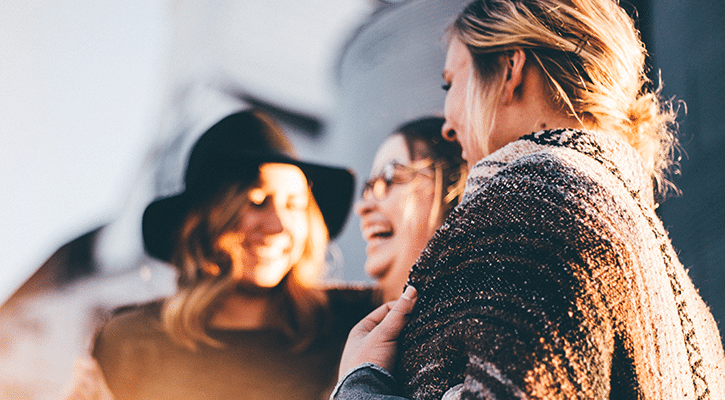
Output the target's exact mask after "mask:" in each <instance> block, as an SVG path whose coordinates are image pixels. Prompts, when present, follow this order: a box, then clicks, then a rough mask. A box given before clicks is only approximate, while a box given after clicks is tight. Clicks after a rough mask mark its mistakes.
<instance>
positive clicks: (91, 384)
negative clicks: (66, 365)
mask: <svg viewBox="0 0 725 400" xmlns="http://www.w3.org/2000/svg"><path fill="white" fill-rule="evenodd" d="M73 370H74V376H73V380H72V381H71V382H70V385H69V387H68V389H67V390H66V394H65V396H63V397H62V399H63V400H113V394H112V393H111V390H110V389H109V388H108V385H106V379H105V378H104V377H103V371H101V367H100V366H99V365H98V362H97V361H96V360H95V359H93V358H87V359H78V360H76V362H75V365H74V366H73Z"/></svg>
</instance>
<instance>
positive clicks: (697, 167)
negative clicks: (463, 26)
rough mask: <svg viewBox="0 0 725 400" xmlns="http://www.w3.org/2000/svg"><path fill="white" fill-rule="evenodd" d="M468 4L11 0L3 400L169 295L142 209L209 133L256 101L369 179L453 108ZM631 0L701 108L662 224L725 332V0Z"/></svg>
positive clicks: (23, 392)
mask: <svg viewBox="0 0 725 400" xmlns="http://www.w3.org/2000/svg"><path fill="white" fill-rule="evenodd" d="M41 3H47V4H41ZM465 3H466V1H459V0H451V1H441V0H439V1H431V0H401V1H382V0H315V1H312V0H304V1H303V0H268V1H265V2H258V1H252V0H237V1H228V0H226V1H215V2H207V1H191V0H144V1H141V0H127V1H124V2H113V1H109V0H95V1H90V0H71V1H65V2H37V1H30V0H14V1H12V2H10V1H0V221H2V222H0V274H1V275H0V304H3V305H2V307H0V399H4V398H7V399H46V398H47V399H50V398H57V396H58V394H59V393H60V391H61V390H62V387H63V385H64V384H65V382H67V380H68V379H69V378H70V375H71V368H72V363H73V360H74V359H75V357H77V356H78V355H80V354H84V352H87V350H88V346H89V345H90V337H91V335H92V332H93V329H94V326H95V323H96V321H97V320H98V319H99V318H101V316H102V315H104V313H105V312H107V311H108V310H109V309H111V308H113V307H115V306H118V305H121V304H125V303H129V302H137V301H145V300H147V299H151V298H155V297H158V296H162V295H164V294H166V293H168V292H170V291H171V290H173V288H174V276H173V273H171V271H170V270H169V269H167V268H166V266H164V265H161V264H159V263H156V262H154V261H153V260H151V259H148V258H147V257H145V256H144V254H143V249H142V245H141V238H140V219H141V213H142V211H143V209H144V207H145V206H146V204H147V203H148V202H149V201H151V200H152V199H153V198H154V197H156V196H159V195H163V194H170V193H172V192H174V191H176V190H178V188H179V186H180V185H181V173H182V171H183V162H184V160H185V159H186V157H187V155H188V151H189V150H190V147H191V145H192V144H193V143H194V141H195V139H196V138H197V137H198V135H200V134H201V133H202V132H203V131H204V129H206V128H207V127H209V126H210V125H211V124H213V123H214V122H216V121H217V120H218V119H219V118H221V117H222V116H224V115H225V114H227V113H229V112H231V111H233V110H236V109H239V108H243V107H249V106H255V107H259V108H261V109H263V110H265V111H267V112H268V113H270V114H271V115H272V116H273V117H275V119H277V120H278V121H279V122H280V123H281V124H282V125H283V126H284V127H285V128H286V129H287V131H288V132H289V133H290V136H291V139H292V140H293V142H294V143H295V145H296V146H297V149H298V151H299V153H300V154H301V156H302V157H303V158H307V159H312V160H315V161H318V162H323V163H327V164H336V165H346V166H348V167H350V168H352V169H353V170H354V171H355V172H356V173H357V177H358V186H359V185H360V182H361V181H362V180H364V179H365V178H366V176H367V173H368V169H369V167H370V163H371V161H372V157H373V154H374V152H375V149H376V147H377V145H378V144H379V143H380V142H381V141H382V139H383V138H384V137H385V136H386V135H387V134H388V133H389V132H390V131H391V130H392V129H394V128H395V127H396V126H398V125H399V124H401V123H403V122H405V121H407V120H410V119H413V118H416V117H420V116H422V115H427V114H441V112H442V111H441V110H442V105H443V98H444V92H443V91H442V90H441V89H440V86H441V83H442V80H441V78H440V72H441V68H442V65H443V60H444V56H445V43H444V40H443V29H444V27H445V26H446V25H447V24H448V23H449V22H450V21H451V19H452V18H453V17H454V16H455V14H456V13H457V12H458V11H459V10H460V9H461V8H462V7H463V6H464V5H465ZM622 4H623V5H625V6H626V7H627V8H628V9H629V10H632V12H633V13H635V11H634V10H636V13H637V14H636V15H637V17H638V21H639V22H638V23H639V26H640V29H641V31H642V37H643V40H644V41H645V42H646V44H647V47H648V49H649V50H650V53H651V54H650V55H651V57H650V64H651V66H652V71H651V75H652V77H653V78H654V79H657V77H658V74H660V75H661V77H662V80H663V81H664V84H665V86H664V89H663V92H664V94H665V97H668V98H669V97H673V96H674V98H675V99H679V100H684V102H685V103H686V107H685V106H684V105H683V106H682V111H683V112H682V113H681V114H682V118H681V140H682V142H683V144H684V148H685V150H686V152H685V153H686V154H685V155H684V156H683V159H682V161H681V163H682V174H681V176H678V177H676V179H675V181H676V183H677V184H678V185H679V187H680V188H681V189H682V192H683V194H682V195H681V196H679V197H673V198H670V199H668V200H667V201H665V202H664V203H663V204H662V206H661V207H660V209H659V213H660V215H661V217H662V218H663V220H664V222H665V226H666V227H667V228H668V229H669V231H670V234H671V237H672V240H673V242H674V245H675V247H676V248H677V249H678V250H679V252H680V256H681V260H682V262H683V263H684V264H685V266H686V267H687V268H689V271H690V276H691V277H692V278H693V280H694V281H695V283H696V285H697V286H698V287H699V289H700V293H701V294H702V296H703V297H704V298H705V300H706V301H707V302H708V304H710V306H711V307H712V310H713V314H714V315H715V317H716V319H717V320H718V323H719V324H720V328H721V331H722V330H723V328H725V325H724V322H725V295H723V293H725V265H724V263H725V168H724V167H723V165H725V127H724V126H723V124H722V123H720V121H719V118H718V117H719V116H721V115H722V111H723V104H725V98H724V97H725V77H723V75H722V71H725V30H723V29H722V26H723V24H724V23H725V3H722V2H713V1H708V0H691V1H689V2H687V3H682V2H679V1H675V0H633V1H629V2H626V3H625V2H622ZM685 109H686V111H687V113H686V114H685V112H684V111H685ZM364 257H365V255H364V242H363V241H362V239H361V238H360V234H359V230H358V220H357V218H356V217H355V216H354V215H352V216H351V217H350V219H349V220H348V223H347V225H346V228H345V230H344V231H343V234H342V235H341V236H340V238H339V239H338V240H337V241H336V242H335V243H334V245H333V247H332V248H331V250H330V257H329V260H330V265H331V270H330V274H329V275H330V279H331V280H336V281H345V282H368V280H367V278H366V277H365V274H364V272H363V270H362V265H363V261H364Z"/></svg>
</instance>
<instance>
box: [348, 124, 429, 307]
mask: <svg viewBox="0 0 725 400" xmlns="http://www.w3.org/2000/svg"><path fill="white" fill-rule="evenodd" d="M420 145H421V146H423V145H422V144H420ZM414 153H415V154H417V153H418V152H416V151H414ZM392 163H397V164H400V165H401V167H397V168H395V169H394V170H393V174H394V176H393V181H398V182H406V183H393V184H391V185H390V186H389V187H388V190H387V195H385V192H381V193H382V196H380V195H378V196H377V197H384V198H382V199H377V198H376V196H374V195H373V193H372V190H370V191H369V192H370V193H368V192H366V194H365V195H364V196H363V198H362V199H361V200H360V201H359V202H358V203H357V204H356V206H355V212H356V213H357V214H358V215H359V216H360V230H361V231H362V236H363V239H365V241H366V242H367V248H366V253H367V260H366V261H365V272H366V273H367V274H368V275H369V276H371V277H372V278H374V279H375V280H376V281H377V283H378V285H379V288H380V290H381V292H382V294H383V298H384V301H389V300H394V299H397V298H398V297H399V296H400V294H401V293H402V290H403V286H404V285H405V282H406V280H407V279H408V272H409V271H410V267H411V266H413V264H414V263H415V260H416V259H417V258H418V255H419V254H420V252H421V251H422V250H423V248H424V247H425V245H426V244H427V243H428V240H429V239H430V237H431V236H432V235H433V231H434V229H435V227H437V226H438V225H439V224H440V223H439V222H440V221H436V223H435V224H431V223H430V221H429V220H428V218H429V217H430V215H431V214H433V213H432V212H431V210H432V207H433V204H434V199H435V198H434V196H435V190H434V187H435V186H434V185H435V182H434V180H433V179H432V176H433V169H432V167H426V166H428V165H429V164H430V162H429V161H428V160H416V161H412V160H411V159H410V156H409V151H408V147H407V145H406V143H405V140H404V139H403V137H402V136H400V135H399V134H396V135H392V136H390V137H389V138H388V139H387V140H386V141H385V142H383V144H382V145H381V146H380V148H379V149H378V152H377V153H376V155H375V159H374V161H373V167H372V170H371V173H370V176H371V177H378V176H380V174H381V173H382V172H383V170H384V169H386V168H388V169H390V167H386V166H390V165H392ZM402 166H408V167H402ZM419 168H421V169H420V173H416V172H414V171H415V170H416V169H419ZM395 174H397V175H395ZM406 174H408V175H407V176H406ZM411 174H412V175H411ZM410 178H412V179H410ZM409 179H410V180H409ZM437 214H438V215H440V213H437Z"/></svg>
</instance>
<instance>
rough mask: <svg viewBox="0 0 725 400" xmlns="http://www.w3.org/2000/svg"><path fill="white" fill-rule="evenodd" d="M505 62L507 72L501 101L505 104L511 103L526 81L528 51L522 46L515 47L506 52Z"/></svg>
mask: <svg viewBox="0 0 725 400" xmlns="http://www.w3.org/2000/svg"><path fill="white" fill-rule="evenodd" d="M504 62H505V66H504V67H505V68H506V73H505V80H504V85H503V93H502V96H501V102H502V104H504V105H509V104H511V102H513V101H514V99H515V95H516V92H517V91H518V89H519V87H520V86H521V83H522V82H523V81H524V64H526V53H525V52H524V50H523V49H521V48H517V49H514V50H512V51H511V52H510V53H508V54H506V56H505V59H504Z"/></svg>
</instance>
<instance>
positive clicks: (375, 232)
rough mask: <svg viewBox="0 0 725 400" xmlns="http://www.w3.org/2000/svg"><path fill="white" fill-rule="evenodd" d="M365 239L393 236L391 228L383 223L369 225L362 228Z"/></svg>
mask: <svg viewBox="0 0 725 400" xmlns="http://www.w3.org/2000/svg"><path fill="white" fill-rule="evenodd" d="M363 234H364V237H365V240H373V239H387V238H390V237H392V236H393V234H394V232H393V228H392V227H390V226H384V225H369V226H366V227H365V228H364V229H363Z"/></svg>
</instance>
